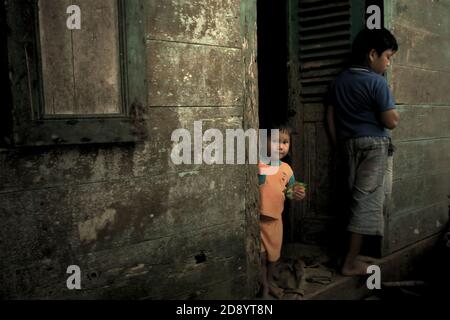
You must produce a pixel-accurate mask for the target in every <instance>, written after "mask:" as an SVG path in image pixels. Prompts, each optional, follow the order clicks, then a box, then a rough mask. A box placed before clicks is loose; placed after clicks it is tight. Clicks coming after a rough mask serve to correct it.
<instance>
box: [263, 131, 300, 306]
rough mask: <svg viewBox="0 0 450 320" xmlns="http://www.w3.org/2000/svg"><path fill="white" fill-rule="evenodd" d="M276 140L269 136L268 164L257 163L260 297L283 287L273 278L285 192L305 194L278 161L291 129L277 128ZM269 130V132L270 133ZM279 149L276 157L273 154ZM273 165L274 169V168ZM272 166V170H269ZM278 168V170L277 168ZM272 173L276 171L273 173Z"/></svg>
mask: <svg viewBox="0 0 450 320" xmlns="http://www.w3.org/2000/svg"><path fill="white" fill-rule="evenodd" d="M278 130H279V141H275V140H274V139H273V138H272V137H270V136H269V137H268V141H267V149H268V152H269V153H270V155H269V157H270V165H269V164H264V163H261V162H260V164H259V166H258V167H259V175H258V178H259V193H260V230H261V252H262V255H261V257H262V258H261V269H262V279H261V283H262V289H263V292H262V293H263V297H264V298H267V297H268V296H269V294H270V295H272V296H274V297H276V298H281V297H282V292H283V291H282V289H281V288H279V287H278V286H277V285H276V284H275V282H274V279H273V274H274V268H275V265H276V263H277V261H278V259H279V258H280V253H281V244H282V241H283V222H282V218H281V215H282V213H283V209H284V201H285V198H286V196H285V192H286V189H287V188H292V198H293V199H294V200H302V199H303V198H304V197H305V188H304V186H302V185H300V184H298V183H295V177H294V174H293V171H292V169H291V167H290V166H289V165H288V164H287V163H285V162H282V161H280V160H281V159H283V158H284V157H286V156H287V154H288V153H289V147H290V142H291V139H290V136H291V130H290V128H288V127H284V126H282V127H280V128H279V129H278ZM270 131H271V130H268V134H269V135H270ZM276 150H278V153H279V155H278V157H277V156H276ZM274 167H275V168H274ZM271 169H275V170H271ZM276 169H278V170H276ZM274 172H275V173H274Z"/></svg>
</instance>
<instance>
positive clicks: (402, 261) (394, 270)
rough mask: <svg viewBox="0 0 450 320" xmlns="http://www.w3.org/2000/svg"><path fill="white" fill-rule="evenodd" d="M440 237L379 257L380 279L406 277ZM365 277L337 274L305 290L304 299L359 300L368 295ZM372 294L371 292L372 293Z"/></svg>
mask: <svg viewBox="0 0 450 320" xmlns="http://www.w3.org/2000/svg"><path fill="white" fill-rule="evenodd" d="M439 239H440V237H439V236H433V237H430V238H428V239H425V240H423V241H420V242H418V243H416V244H413V245H411V246H408V247H407V248H405V249H403V250H400V251H398V252H396V253H394V254H391V255H389V256H387V257H384V258H383V259H381V261H380V262H379V263H378V265H379V266H380V269H381V281H382V282H384V281H390V280H398V279H407V278H408V277H410V276H411V274H412V271H413V269H412V268H413V267H414V266H417V265H418V264H419V263H421V262H422V263H423V261H424V258H425V256H426V255H427V254H428V253H429V252H431V251H432V250H433V248H435V246H436V244H437V243H438V241H439ZM370 294H371V293H370V290H369V289H368V288H367V284H366V281H365V279H361V278H360V277H345V276H341V275H338V276H336V278H335V279H333V282H332V283H331V284H329V285H327V286H322V288H320V289H319V290H315V291H312V292H307V293H306V296H305V299H306V300H361V299H363V298H364V297H366V296H368V295H370ZM372 294H373V293H372Z"/></svg>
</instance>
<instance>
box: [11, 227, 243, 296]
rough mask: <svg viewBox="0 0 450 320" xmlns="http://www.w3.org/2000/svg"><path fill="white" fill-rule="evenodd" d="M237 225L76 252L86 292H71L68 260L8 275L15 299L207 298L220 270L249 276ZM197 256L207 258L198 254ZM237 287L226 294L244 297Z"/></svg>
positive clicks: (39, 264) (229, 275) (227, 278)
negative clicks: (12, 275)
mask: <svg viewBox="0 0 450 320" xmlns="http://www.w3.org/2000/svg"><path fill="white" fill-rule="evenodd" d="M239 225H240V222H233V221H229V222H228V223H227V224H225V225H221V226H213V227H208V228H204V229H202V230H198V231H192V232H187V233H177V234H173V235H171V236H169V237H165V238H161V239H156V240H151V241H144V242H141V243H138V244H134V245H130V246H124V247H121V248H115V249H112V250H102V251H100V252H94V253H89V254H77V255H75V256H73V257H71V258H70V261H71V263H73V264H76V265H78V266H80V268H81V271H82V279H81V283H82V290H81V291H78V290H75V291H77V292H74V293H68V292H67V287H66V280H67V276H66V273H65V270H66V268H67V266H66V265H65V261H67V260H63V259H61V260H57V259H53V260H50V259H48V260H47V261H36V262H34V263H32V264H26V265H17V266H14V267H15V268H14V269H13V270H14V271H13V272H7V273H8V274H11V273H13V274H15V277H13V278H14V284H15V286H16V288H17V290H18V292H17V293H16V296H15V297H16V298H31V297H34V298H63V297H65V298H68V297H70V298H72V299H75V298H78V299H86V298H90V299H93V298H97V299H98V298H104V299H118V298H122V299H125V298H128V299H138V298H142V297H152V298H153V299H157V298H159V299H163V298H174V297H176V296H179V295H187V296H191V298H192V297H195V296H196V295H198V296H203V297H204V298H208V297H209V294H210V291H213V290H212V288H214V286H215V284H216V283H217V282H219V281H218V279H217V274H218V273H220V272H222V273H223V274H224V276H223V277H222V278H221V279H220V281H232V280H233V279H236V278H241V277H242V276H244V274H245V273H244V272H245V265H244V263H245V260H244V248H243V246H244V242H243V241H242V242H241V244H240V245H236V238H243V236H244V235H243V229H241V228H239ZM223 228H225V230H226V231H224V229H223ZM112 256H114V259H111V257H112ZM199 256H202V258H203V259H205V260H204V261H203V259H199V258H196V257H199ZM202 261H203V262H202ZM48 270H53V271H54V272H48ZM238 288H242V283H240V284H239V283H234V284H233V285H232V286H230V287H228V291H225V292H222V295H229V296H232V295H233V294H234V295H236V296H239V295H240V294H241V295H242V294H243V292H241V293H237V292H236V291H237V289H238ZM230 291H231V292H230ZM198 292H200V293H198Z"/></svg>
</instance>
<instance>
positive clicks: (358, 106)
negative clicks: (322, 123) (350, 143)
mask: <svg viewBox="0 0 450 320" xmlns="http://www.w3.org/2000/svg"><path fill="white" fill-rule="evenodd" d="M330 103H331V104H332V105H333V106H334V110H335V111H334V113H335V126H336V132H337V135H338V138H339V139H349V138H358V137H371V136H372V137H389V136H390V132H389V130H388V129H387V128H385V127H384V125H383V124H382V123H381V120H380V114H381V112H384V111H387V110H390V109H395V102H394V99H393V97H392V94H391V92H390V90H389V87H388V84H387V82H386V79H385V78H384V77H382V76H381V75H379V74H377V73H376V72H374V71H373V70H372V69H370V68H363V67H352V68H349V69H347V70H345V71H343V72H342V73H341V74H340V75H338V76H337V77H336V79H335V80H334V81H333V83H332V85H331V87H330Z"/></svg>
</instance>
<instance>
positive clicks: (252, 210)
mask: <svg viewBox="0 0 450 320" xmlns="http://www.w3.org/2000/svg"><path fill="white" fill-rule="evenodd" d="M239 10H240V32H241V43H242V50H241V54H242V59H243V61H242V65H243V67H244V72H243V73H244V77H243V82H244V92H245V94H244V97H243V108H242V113H243V119H242V120H243V121H242V124H243V128H244V129H245V130H247V129H251V128H252V129H258V128H259V127H260V126H259V101H258V66H257V64H256V62H257V44H258V43H257V17H256V13H257V1H255V0H243V1H240V9H239ZM257 173H258V168H257V167H256V166H255V165H249V166H247V167H246V169H245V177H246V178H245V187H244V190H245V194H244V197H245V211H244V214H245V218H244V223H245V239H244V241H245V254H246V265H245V267H246V277H245V280H243V281H242V282H241V284H240V287H241V288H242V287H245V289H244V290H242V289H241V293H240V294H238V295H236V296H242V295H247V296H248V297H254V295H255V292H256V291H257V290H258V289H259V288H258V283H259V280H260V272H261V270H260V267H261V260H260V246H261V244H260V238H261V235H260V230H259V184H258V182H257ZM242 284H244V286H243V285H242ZM211 296H212V297H214V293H212V294H211Z"/></svg>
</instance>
